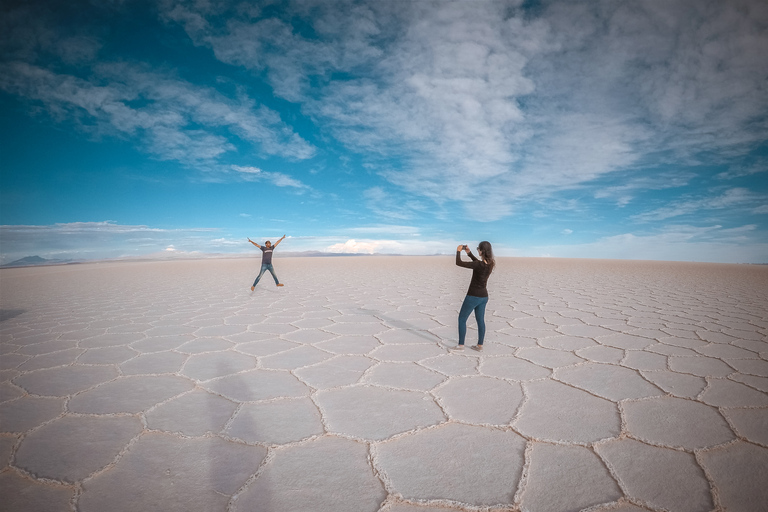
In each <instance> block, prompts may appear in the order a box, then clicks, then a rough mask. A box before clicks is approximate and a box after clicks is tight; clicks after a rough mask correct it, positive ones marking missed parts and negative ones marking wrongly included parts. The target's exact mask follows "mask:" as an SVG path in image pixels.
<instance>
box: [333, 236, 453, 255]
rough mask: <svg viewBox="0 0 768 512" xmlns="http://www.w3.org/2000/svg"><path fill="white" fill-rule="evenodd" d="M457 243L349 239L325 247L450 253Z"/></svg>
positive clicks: (358, 251)
mask: <svg viewBox="0 0 768 512" xmlns="http://www.w3.org/2000/svg"><path fill="white" fill-rule="evenodd" d="M456 245H457V244H455V243H454V244H453V248H451V247H450V243H446V242H436V241H423V240H386V239H383V240H381V239H349V240H347V241H345V242H338V243H335V244H332V245H329V246H327V247H326V248H325V251H326V252H330V253H337V254H406V255H424V254H450V253H451V251H454V250H455V247H456Z"/></svg>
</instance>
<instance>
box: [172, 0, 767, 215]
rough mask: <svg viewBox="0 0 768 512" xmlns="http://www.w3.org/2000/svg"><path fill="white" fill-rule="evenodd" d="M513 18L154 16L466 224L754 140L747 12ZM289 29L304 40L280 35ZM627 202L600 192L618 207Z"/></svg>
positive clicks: (583, 9) (546, 12)
mask: <svg viewBox="0 0 768 512" xmlns="http://www.w3.org/2000/svg"><path fill="white" fill-rule="evenodd" d="M201 5H203V6H206V7H200V6H201ZM519 6H520V2H507V3H505V2H438V3H397V9H395V8H394V7H393V6H392V5H391V4H389V3H387V2H363V3H358V2H348V3H344V8H341V7H340V6H339V5H338V3H333V4H331V5H330V6H329V5H328V4H326V3H324V2H311V1H308V2H302V3H298V4H294V5H293V8H294V10H293V11H289V12H287V13H286V14H285V16H283V17H282V18H281V19H278V18H261V19H258V20H257V21H251V19H249V17H248V16H243V17H239V18H237V17H235V19H232V17H230V22H229V24H228V25H227V26H221V25H220V23H219V21H218V20H219V19H221V18H219V17H218V16H221V12H220V10H217V11H214V10H213V9H212V8H211V6H207V4H200V3H192V2H169V3H168V4H167V5H166V7H165V10H164V13H165V16H166V19H168V20H173V21H175V22H178V23H181V24H182V25H183V26H184V27H185V28H186V30H187V32H188V33H189V34H190V36H191V37H192V38H193V40H194V41H195V42H197V43H198V44H201V45H207V46H210V47H211V48H212V49H213V51H214V54H215V55H216V56H217V57H218V58H219V59H220V60H222V61H224V62H227V63H230V64H234V65H239V66H243V67H246V68H248V69H252V70H254V71H257V72H264V71H265V72H266V74H267V77H268V79H269V80H270V81H271V84H272V85H273V87H274V90H275V92H276V93H277V94H278V95H280V96H282V97H284V98H286V99H288V100H290V101H293V102H298V103H302V104H303V106H304V108H305V110H306V111H307V112H309V113H310V114H311V115H312V116H313V117H314V118H315V119H317V120H319V121H321V122H322V123H323V125H324V126H325V127H326V128H328V129H330V130H332V132H333V133H334V134H335V136H336V137H337V138H338V139H339V140H341V141H342V142H343V143H345V144H346V145H347V146H348V147H350V148H353V149H355V150H357V151H359V152H361V153H363V154H365V155H366V157H367V158H368V159H369V160H370V161H371V162H373V163H376V158H375V155H377V154H378V155H382V156H383V157H386V156H390V155H396V156H399V157H404V158H405V164H406V167H405V168H404V169H403V170H402V171H393V170H391V169H389V168H387V167H385V166H378V167H377V168H378V171H379V173H380V174H381V175H382V176H384V177H385V178H386V179H388V180H389V181H390V182H391V183H393V184H395V185H397V186H398V187H401V188H402V189H403V190H405V191H407V192H409V193H410V194H413V195H414V196H422V197H428V198H430V199H432V200H434V201H436V202H437V203H438V204H443V203H445V202H450V201H459V202H462V203H464V204H465V205H466V206H467V208H468V210H469V215H470V216H471V217H473V218H476V219H480V220H494V219H498V218H502V217H504V216H507V215H509V214H511V213H512V212H513V211H514V205H515V204H516V203H518V202H520V201H525V200H527V199H529V198H531V197H535V196H549V195H551V194H552V193H555V192H557V191H561V190H565V189H570V188H574V187H581V186H584V185H586V184H588V183H589V182H590V181H592V180H594V179H596V178H600V177H602V176H606V175H608V174H610V173H616V172H627V171H630V170H632V169H633V167H634V166H636V165H639V164H641V163H642V161H643V160H644V159H646V158H647V157H648V156H649V155H655V156H654V158H662V159H666V160H667V161H670V162H672V161H685V162H686V163H694V162H695V161H696V160H695V159H696V158H697V154H698V153H700V152H702V151H712V152H716V151H720V152H721V154H730V155H732V154H734V153H739V152H742V153H743V152H744V151H745V150H746V149H745V148H747V147H748V146H749V144H752V143H755V142H759V141H761V140H764V139H765V135H766V132H768V130H767V129H766V125H765V123H764V122H762V123H759V122H758V123H755V121H754V120H755V119H758V118H759V117H760V115H762V118H765V114H766V113H767V112H768V92H766V91H767V90H766V88H765V87H762V84H763V81H764V77H765V73H766V71H768V68H767V66H766V61H765V59H764V58H763V57H762V51H761V50H760V49H761V48H764V47H766V46H768V34H766V33H765V32H764V31H763V32H761V31H760V30H758V28H759V26H760V24H761V23H764V22H765V21H768V11H767V10H766V9H765V8H762V7H760V4H759V3H756V2H745V3H743V5H740V6H739V7H737V6H735V5H734V4H733V3H720V4H711V3H705V4H702V3H701V2H697V1H693V0H691V1H682V2H674V3H672V4H663V5H662V4H658V3H655V2H650V1H641V2H633V3H629V4H628V3H615V2H608V1H601V2H597V3H596V2H592V1H581V2H579V1H575V2H553V3H546V4H544V5H543V8H542V9H540V10H539V11H538V12H537V16H535V17H531V16H528V15H527V14H526V13H525V12H524V11H522V10H521V9H519ZM231 14H232V15H233V16H234V14H235V13H234V11H231ZM291 16H304V17H305V20H306V21H307V22H309V23H311V24H312V26H313V28H314V29H315V31H316V35H317V37H315V38H311V39H310V38H304V37H302V35H300V33H299V32H297V31H295V30H292V28H291V26H290V24H289V20H290V17H291ZM606 49H610V50H609V51H607V50H606ZM336 71H341V72H343V73H346V74H347V75H346V76H345V78H344V79H338V80H337V79H333V78H332V73H333V72H336ZM756 109H757V111H756ZM758 112H761V113H762V114H758ZM637 186H638V187H641V186H642V184H641V183H639V182H638V183H637ZM375 192H376V189H372V190H369V192H368V195H374V194H375ZM616 192H618V191H615V192H614V194H615V193H616ZM631 200H632V194H631V193H630V191H629V190H625V191H624V193H622V194H616V202H617V204H618V205H620V206H625V205H627V204H628V203H629V202H630V201H631ZM480 201H481V202H482V205H483V207H482V208H480V209H477V208H476V207H475V205H476V204H477V203H478V202H480ZM371 207H372V208H373V209H375V210H376V209H378V211H379V213H382V214H385V215H387V216H388V217H390V218H401V219H404V218H408V216H409V214H408V212H407V211H403V210H398V209H386V208H384V207H383V205H382V204H381V203H378V204H372V205H371Z"/></svg>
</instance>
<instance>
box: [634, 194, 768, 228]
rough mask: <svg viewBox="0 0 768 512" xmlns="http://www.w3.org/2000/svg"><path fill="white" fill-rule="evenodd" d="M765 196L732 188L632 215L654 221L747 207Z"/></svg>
mask: <svg viewBox="0 0 768 512" xmlns="http://www.w3.org/2000/svg"><path fill="white" fill-rule="evenodd" d="M765 199H766V198H765V197H764V196H761V195H759V194H756V193H754V192H752V191H750V190H749V189H746V188H732V189H729V190H726V191H725V192H724V193H723V194H721V195H719V196H713V197H702V198H698V199H691V200H687V201H676V202H673V203H672V204H670V205H669V206H664V207H662V208H657V209H655V210H652V211H649V212H644V213H641V214H638V215H634V216H632V218H633V219H634V220H637V221H639V222H654V221H661V220H666V219H670V218H672V217H679V216H682V215H691V214H696V213H699V212H701V211H707V210H722V209H726V208H728V209H735V208H743V207H749V206H750V205H754V204H756V203H759V202H764V201H765Z"/></svg>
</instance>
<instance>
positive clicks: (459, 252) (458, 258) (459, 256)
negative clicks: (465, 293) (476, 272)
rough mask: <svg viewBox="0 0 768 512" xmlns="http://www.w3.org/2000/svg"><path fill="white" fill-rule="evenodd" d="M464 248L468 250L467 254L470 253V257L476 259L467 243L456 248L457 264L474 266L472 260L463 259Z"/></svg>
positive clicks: (465, 266) (466, 266)
mask: <svg viewBox="0 0 768 512" xmlns="http://www.w3.org/2000/svg"><path fill="white" fill-rule="evenodd" d="M462 249H463V250H464V251H466V253H467V254H469V257H470V258H472V259H473V260H476V259H477V258H475V257H474V256H472V253H471V252H470V251H469V247H467V246H466V245H460V246H458V247H457V248H456V265H458V266H460V267H464V268H474V265H473V264H472V262H471V261H461V251H462Z"/></svg>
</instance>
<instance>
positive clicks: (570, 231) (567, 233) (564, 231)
mask: <svg viewBox="0 0 768 512" xmlns="http://www.w3.org/2000/svg"><path fill="white" fill-rule="evenodd" d="M560 233H561V234H563V235H572V234H573V230H572V229H564V230H562V231H561V232H560Z"/></svg>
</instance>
